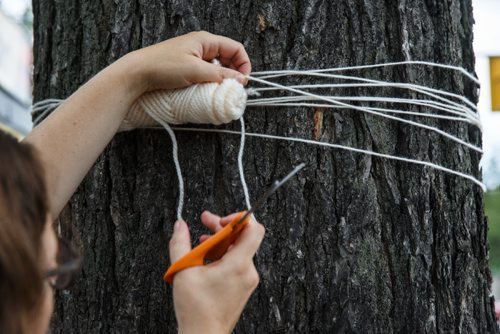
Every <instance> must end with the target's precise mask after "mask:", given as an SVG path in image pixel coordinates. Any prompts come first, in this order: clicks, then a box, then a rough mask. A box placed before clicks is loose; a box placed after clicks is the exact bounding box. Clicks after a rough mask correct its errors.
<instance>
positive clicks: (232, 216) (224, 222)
mask: <svg viewBox="0 0 500 334" xmlns="http://www.w3.org/2000/svg"><path fill="white" fill-rule="evenodd" d="M239 214H240V213H239V212H237V213H233V214H230V215H229V216H226V217H224V218H221V220H220V225H221V226H222V227H224V226H226V225H227V224H229V223H230V222H232V221H233V220H235V219H236V218H237V217H238V216H239Z"/></svg>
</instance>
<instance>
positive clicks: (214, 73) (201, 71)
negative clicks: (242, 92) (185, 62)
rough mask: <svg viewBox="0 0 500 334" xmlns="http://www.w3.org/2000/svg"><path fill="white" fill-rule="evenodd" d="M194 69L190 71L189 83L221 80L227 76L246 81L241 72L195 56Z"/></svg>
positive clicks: (242, 81) (240, 81)
mask: <svg viewBox="0 0 500 334" xmlns="http://www.w3.org/2000/svg"><path fill="white" fill-rule="evenodd" d="M195 64H196V65H195V66H196V70H195V71H191V73H190V74H191V78H189V81H190V82H191V83H202V82H219V83H220V82H222V80H224V79H227V78H232V79H235V80H236V81H238V82H239V83H241V84H242V85H244V84H245V83H246V78H245V76H244V75H243V74H241V73H240V72H238V71H235V70H232V69H230V68H226V67H222V66H220V65H215V64H211V63H208V62H206V61H203V60H200V59H199V58H196V63H195Z"/></svg>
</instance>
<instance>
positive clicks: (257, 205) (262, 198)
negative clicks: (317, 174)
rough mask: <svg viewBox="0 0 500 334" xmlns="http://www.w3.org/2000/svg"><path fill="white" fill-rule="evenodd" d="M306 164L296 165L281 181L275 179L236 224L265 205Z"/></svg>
mask: <svg viewBox="0 0 500 334" xmlns="http://www.w3.org/2000/svg"><path fill="white" fill-rule="evenodd" d="M305 166H306V164H305V163H301V164H300V165H298V166H296V167H295V168H294V169H293V170H292V171H291V172H290V173H288V174H287V175H286V176H285V177H284V178H283V179H281V181H280V180H276V181H274V182H273V183H272V184H271V186H270V187H269V188H267V190H266V191H265V192H264V194H262V196H260V197H259V199H258V200H257V202H255V204H254V205H252V207H251V208H250V210H248V211H247V212H245V214H244V215H243V216H241V218H240V220H239V221H238V222H237V223H236V224H235V225H238V224H239V223H241V222H242V221H244V220H245V219H246V218H247V217H248V215H251V214H252V213H254V212H255V210H257V209H259V208H260V207H261V206H263V205H264V203H266V200H267V199H268V198H269V196H271V195H272V194H274V193H275V192H276V190H278V189H279V188H280V187H281V186H282V185H284V184H285V183H286V182H288V181H289V180H290V179H291V178H292V177H293V176H294V175H295V174H297V173H298V172H299V171H300V170H301V169H302V168H304V167H305Z"/></svg>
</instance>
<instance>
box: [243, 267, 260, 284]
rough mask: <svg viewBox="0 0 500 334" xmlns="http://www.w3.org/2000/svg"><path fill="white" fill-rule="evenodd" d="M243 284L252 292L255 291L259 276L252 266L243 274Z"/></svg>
mask: <svg viewBox="0 0 500 334" xmlns="http://www.w3.org/2000/svg"><path fill="white" fill-rule="evenodd" d="M245 282H246V285H247V286H248V287H249V288H251V289H252V290H253V289H255V288H256V287H257V285H259V282H260V276H259V273H258V272H257V270H256V269H255V267H254V266H252V268H251V269H250V270H248V271H247V273H246V274H245Z"/></svg>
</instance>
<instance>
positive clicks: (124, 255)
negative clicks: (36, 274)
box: [33, 0, 498, 333]
mask: <svg viewBox="0 0 500 334" xmlns="http://www.w3.org/2000/svg"><path fill="white" fill-rule="evenodd" d="M33 2H34V12H35V92H34V94H35V101H38V100H41V99H44V98H49V97H66V96H68V95H69V94H71V93H72V92H74V91H75V90H76V89H77V88H78V87H79V86H80V85H82V84H83V83H84V82H85V81H86V80H88V79H89V78H90V77H91V76H92V75H93V74H95V73H96V72H98V71H99V70H100V69H102V68H104V67H105V66H106V65H107V64H109V63H111V62H112V61H113V60H115V59H117V58H118V57H120V56H122V55H124V54H125V53H127V52H129V51H131V50H134V49H137V48H140V47H143V46H147V45H150V44H153V43H155V42H158V41H161V40H164V39H166V38H170V37H174V36H176V35H180V34H183V33H186V32H189V31H192V30H199V29H204V30H208V31H210V32H213V33H217V34H222V35H226V36H229V37H232V38H234V39H236V40H238V41H241V42H242V43H244V45H245V46H246V48H247V50H248V52H249V54H250V56H251V59H252V62H253V67H254V69H255V70H264V69H282V68H288V69H293V68H300V69H307V68H323V67H336V66H345V65H355V64H372V63H379V62H387V61H396V60H405V59H413V60H431V61H436V62H439V63H447V64H455V65H459V66H463V67H465V68H467V69H468V70H470V71H473V65H474V57H473V51H472V23H473V18H472V7H471V2H470V0H447V1H442V0H425V1H406V0H399V1H370V0H365V1H361V0H357V1H351V0H337V1H319V0H293V1H292V0H290V1H278V0H267V1H264V0H257V1H248V0H246V1H222V0H212V1H199V0H195V1H180V0H177V1H176V0H136V1H111V0H101V1H66V0H34V1H33ZM358 74H359V72H358ZM361 74H362V75H365V76H371V77H375V78H385V79H388V80H397V81H412V82H418V83H421V84H425V85H429V86H432V87H438V88H442V89H445V90H449V91H453V92H456V93H459V94H464V95H465V96H467V97H469V98H470V99H472V100H476V97H477V95H476V88H475V87H474V85H472V84H471V83H470V82H469V81H467V80H465V79H464V78H463V77H462V76H460V75H458V74H455V73H453V72H449V71H443V70H433V69H429V68H425V67H419V66H410V67H393V68H387V69H380V70H373V71H364V72H362V73H361ZM110 89H112V87H110ZM340 93H343V94H348V93H350V94H353V93H357V94H384V95H387V94H388V93H389V92H388V91H384V90H381V89H378V90H359V89H358V90H356V91H340ZM400 93H401V95H402V96H404V94H406V93H404V92H402V91H401V92H400ZM391 94H394V92H392V93H391ZM412 96H414V95H412ZM408 108H410V107H408ZM415 110H418V109H415ZM102 112H106V111H105V110H103V111H102ZM320 116H321V117H320ZM315 119H316V120H317V121H316V124H315V121H314V120H315ZM320 119H322V123H321V124H320V123H318V120H320ZM246 120H247V129H248V130H249V131H255V132H265V133H272V134H278V135H292V134H293V135H296V136H302V137H304V138H314V137H315V136H316V137H319V138H320V140H323V141H329V142H334V143H341V144H344V145H350V146H354V147H359V148H366V149H372V150H375V151H379V152H386V153H393V154H397V155H402V156H410V157H415V158H418V159H423V160H432V161H435V162H437V163H441V164H443V165H447V166H451V167H455V168H460V169H461V170H463V171H467V172H470V173H473V174H475V175H478V174H479V171H478V169H477V165H478V159H479V156H478V155H477V154H475V153H473V152H471V151H470V150H469V149H466V148H464V147H462V146H460V145H457V144H455V143H452V142H450V141H449V140H446V139H443V138H442V137H440V136H437V135H435V134H432V133H429V132H428V131H425V130H418V129H416V128H415V127H411V126H406V125H401V124H399V123H395V122H393V121H390V120H385V119H381V118H378V117H372V116H368V115H365V114H363V113H359V112H354V111H352V110H351V111H349V110H339V111H335V112H330V111H328V112H324V113H322V112H321V111H316V113H315V112H314V110H310V109H289V110H285V109H248V110H247V113H246ZM428 124H434V125H437V126H440V127H442V128H444V129H446V130H447V131H449V132H451V133H454V134H457V135H458V136H460V137H461V138H464V139H466V140H470V141H471V142H474V143H477V144H479V143H480V132H479V131H478V130H477V129H475V128H473V127H469V126H466V125H463V124H462V125H457V124H455V123H451V122H446V121H441V122H434V123H432V122H428ZM228 127H229V128H236V129H237V128H238V124H232V125H229V126H228ZM177 136H178V140H179V143H180V161H181V165H182V167H183V170H184V175H185V178H186V193H187V196H188V197H187V203H186V209H185V212H184V216H185V217H186V218H187V220H188V221H189V222H190V226H191V228H192V230H193V234H194V236H195V237H197V236H198V235H200V233H201V232H202V229H201V228H200V226H199V223H198V216H199V214H200V213H201V211H202V209H210V210H212V211H214V212H218V213H221V214H224V213H229V212H232V211H235V210H240V209H242V208H243V195H242V191H241V187H240V184H239V180H238V174H237V168H236V154H237V149H238V143H239V138H238V137H234V136H227V135H213V134H194V133H178V134H177ZM301 161H305V162H307V165H308V169H307V171H305V172H303V173H302V174H301V175H300V176H299V177H298V178H295V179H294V180H292V181H291V182H290V183H289V184H288V186H287V187H286V189H283V190H281V191H279V192H278V194H277V195H276V196H274V197H273V198H271V199H270V200H269V202H268V205H267V206H266V207H265V208H264V209H262V210H261V211H260V212H259V213H258V217H259V218H260V220H261V221H262V222H263V223H264V224H265V226H266V227H267V236H266V239H265V241H264V243H263V245H262V248H261V250H260V251H259V253H258V255H257V257H256V264H257V267H258V270H259V272H260V275H261V283H260V286H259V287H258V289H257V291H256V293H255V294H254V295H253V296H252V298H251V299H250V302H249V304H248V306H247V307H246V309H245V312H244V313H243V315H242V318H241V320H240V322H239V323H238V325H237V327H236V330H235V331H236V332H237V333H308V332H310V333H316V332H323V333H329V332H360V333H370V332H371V333H380V332H384V333H387V332H397V333H407V332H419V333H420V332H463V333H477V332H482V333H484V332H497V331H498V330H497V327H496V325H495V320H494V314H493V310H492V297H490V296H489V295H490V288H489V287H490V280H491V278H490V272H489V269H488V250H487V241H486V231H487V224H486V221H485V216H484V213H483V196H482V193H481V190H480V189H479V188H478V187H477V186H475V185H473V184H472V183H470V182H468V181H465V180H463V179H461V178H457V177H454V176H450V175H446V174H443V173H441V172H437V171H434V170H432V169H428V168H422V167H419V166H414V165H411V164H406V163H396V162H392V161H387V160H383V159H378V158H372V157H370V156H365V155H359V154H354V153H349V152H345V151H339V150H330V149H321V148H316V147H311V146H305V145H300V144H288V143H285V142H275V141H268V140H262V139H250V138H249V139H248V140H247V148H246V152H245V163H244V167H245V172H246V176H247V181H248V183H249V187H250V190H251V195H252V197H255V196H257V195H258V194H259V192H260V191H261V190H262V189H263V187H264V186H266V185H267V184H268V183H270V182H271V181H272V180H273V179H274V178H275V177H278V176H281V175H283V174H284V173H285V172H286V171H288V170H289V169H290V168H291V167H292V166H293V165H295V164H297V163H298V162H301ZM177 193H178V190H177V184H176V177H175V172H174V167H173V163H172V160H171V143H170V140H169V139H168V136H167V134H166V133H165V132H163V131H155V130H138V131H132V132H130V133H124V134H119V135H117V136H116V137H115V139H114V140H113V142H112V143H111V144H110V145H109V147H108V148H107V150H106V151H105V152H104V154H103V155H102V156H101V158H100V159H99V160H98V161H97V163H96V164H95V167H94V168H93V169H92V170H91V171H90V173H89V174H88V176H87V178H86V179H85V181H84V182H83V183H82V185H81V186H80V188H79V189H78V191H77V192H76V194H75V195H74V197H73V198H72V200H71V201H70V203H69V205H68V207H67V208H66V209H65V211H64V212H63V213H62V215H61V217H60V219H59V222H60V224H61V226H62V230H63V233H64V234H65V235H66V236H68V237H70V238H71V239H72V240H73V243H74V244H75V245H76V246H77V247H80V249H81V251H82V252H83V254H84V257H85V259H84V263H83V270H82V273H81V276H80V278H79V280H78V281H77V284H76V285H75V286H74V287H73V288H72V289H71V290H69V291H67V292H64V293H60V294H58V296H57V303H56V313H55V316H54V321H53V330H54V332H55V333H128V332H131V333H132V332H139V333H174V332H175V331H176V322H175V318H174V313H173V308H172V297H171V289H170V287H169V286H168V285H167V284H165V283H164V282H163V281H162V280H161V276H162V273H163V271H164V270H165V269H166V268H167V266H168V265H169V261H168V257H167V244H168V240H169V236H170V235H171V231H172V226H173V222H174V220H175V207H176V200H177Z"/></svg>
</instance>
